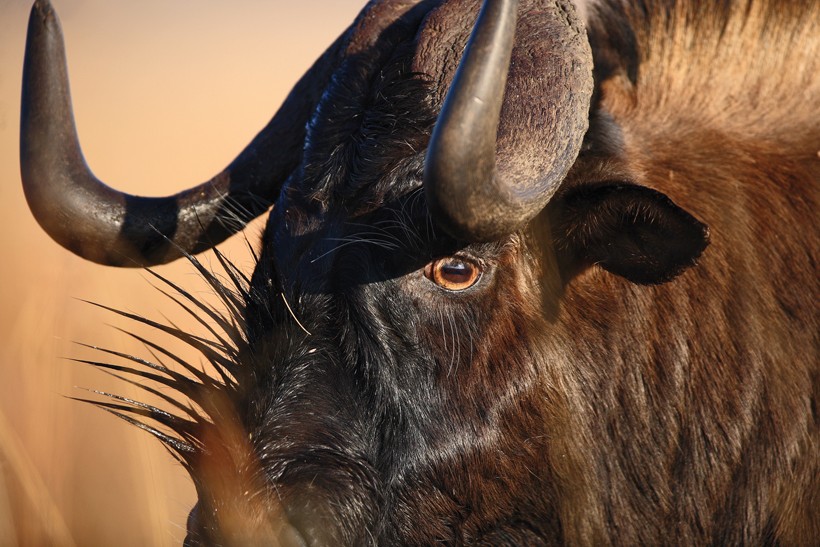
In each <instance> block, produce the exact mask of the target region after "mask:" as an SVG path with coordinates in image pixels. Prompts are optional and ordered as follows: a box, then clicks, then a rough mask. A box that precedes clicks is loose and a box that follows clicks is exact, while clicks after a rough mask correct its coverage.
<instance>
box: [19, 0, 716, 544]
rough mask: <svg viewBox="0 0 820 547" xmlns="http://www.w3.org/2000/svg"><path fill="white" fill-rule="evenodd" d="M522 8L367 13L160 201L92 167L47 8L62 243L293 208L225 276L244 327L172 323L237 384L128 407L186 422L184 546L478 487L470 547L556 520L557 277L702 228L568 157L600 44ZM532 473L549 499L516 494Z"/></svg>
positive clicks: (148, 242)
mask: <svg viewBox="0 0 820 547" xmlns="http://www.w3.org/2000/svg"><path fill="white" fill-rule="evenodd" d="M518 4H519V2H517V1H514V0H498V1H493V0H488V1H487V2H485V6H484V9H483V11H482V14H481V15H480V16H479V17H478V22H477V23H475V21H476V15H477V14H478V12H479V7H480V6H479V2H478V1H477V0H448V1H432V0H424V1H421V2H416V1H400V0H384V1H381V2H371V3H370V4H369V5H368V6H367V7H366V8H365V9H364V11H363V12H362V14H361V15H360V16H359V18H358V19H357V20H356V22H355V23H354V24H353V25H352V26H351V27H350V29H349V30H348V31H347V32H346V33H345V34H344V35H343V36H342V37H341V38H340V39H339V40H338V41H337V42H336V43H335V44H334V45H333V46H331V47H330V48H329V49H328V51H327V52H326V53H325V54H324V56H323V57H322V58H321V59H320V60H319V61H317V63H316V64H315V65H314V67H313V68H311V70H310V71H309V72H308V73H307V74H306V75H305V76H304V78H303V79H302V80H301V81H300V82H299V83H298V84H297V86H296V88H295V90H294V91H293V92H292V94H291V95H290V97H289V98H288V99H287V101H286V103H285V104H284V106H283V107H282V109H281V110H280V112H279V113H277V115H276V116H275V117H274V118H273V119H272V121H271V122H270V123H269V125H268V126H267V127H266V128H265V129H264V130H263V131H262V132H261V133H260V135H259V136H258V137H257V138H256V139H255V140H254V141H253V142H252V143H251V145H250V146H249V147H248V148H247V149H246V150H245V151H244V152H243V153H242V154H241V155H240V156H239V157H238V158H237V159H236V160H235V161H234V162H233V163H232V164H231V165H230V166H229V167H228V168H227V169H226V170H225V171H224V172H223V173H220V174H219V175H217V176H216V177H214V179H212V180H211V181H208V182H207V183H205V184H203V185H201V186H200V187H197V188H195V189H192V190H189V191H186V192H184V193H182V194H180V195H178V196H174V197H172V198H164V199H146V198H136V197H133V196H126V195H123V194H120V193H119V192H116V191H114V190H111V189H110V188H108V187H105V186H103V185H101V184H100V183H99V181H97V180H96V179H95V178H94V177H93V175H91V174H90V172H88V170H87V168H86V167H85V164H84V162H83V161H82V156H81V152H80V149H79V145H78V144H77V141H76V134H75V131H74V126H73V120H72V115H71V109H70V103H69V99H68V92H67V80H66V77H65V68H64V66H65V63H64V59H63V58H62V57H63V51H62V45H61V38H60V36H59V28H58V26H57V24H56V20H55V16H54V14H53V12H52V11H51V8H50V6H49V5H48V3H47V2H43V1H38V2H37V3H36V4H35V8H34V11H33V15H32V19H31V23H30V27H29V33H30V42H29V45H28V48H27V59H26V75H25V81H24V113H23V122H22V131H23V137H22V145H21V150H22V151H21V154H22V165H23V177H24V182H25V187H26V193H27V197H28V199H29V202H30V204H31V207H32V209H33V210H34V212H35V215H36V216H37V218H38V220H39V221H40V222H41V224H43V226H44V227H45V228H46V230H47V231H48V232H49V233H50V234H51V235H52V236H53V237H54V238H55V239H56V240H58V241H59V242H60V243H61V244H63V245H65V246H66V247H68V248H69V249H71V250H72V251H74V252H77V253H78V254H80V255H82V256H85V257H86V258H89V259H91V260H95V261H98V262H102V263H107V264H114V265H145V264H155V263H160V262H164V261H167V260H171V259H173V258H176V257H177V256H179V255H181V254H186V253H193V252H198V251H199V250H202V249H203V248H206V247H209V246H212V245H213V244H214V243H215V242H218V241H219V240H221V239H222V238H224V237H225V236H226V235H228V234H230V233H232V232H233V231H235V230H236V229H238V228H239V227H241V225H242V224H244V222H246V221H247V220H248V219H249V218H251V217H253V216H255V215H258V214H260V213H261V212H262V211H264V210H265V209H266V208H267V207H268V206H269V205H270V204H271V203H273V211H272V213H271V215H270V219H269V221H268V225H267V228H266V230H265V234H264V238H263V242H262V249H261V253H260V256H259V260H258V264H257V267H256V270H255V271H254V272H253V276H252V278H251V279H250V280H248V283H247V284H243V283H242V282H241V280H240V282H239V283H238V284H237V289H238V290H239V292H240V295H239V296H236V295H234V294H232V293H230V292H229V291H228V289H226V288H224V287H221V286H217V290H218V291H220V292H221V293H222V294H223V296H224V299H225V301H226V304H227V306H228V308H229V310H228V319H220V318H215V317H210V319H214V320H216V321H217V322H218V323H220V324H221V325H222V326H223V328H224V329H225V331H226V335H225V337H224V338H222V337H220V336H217V339H216V340H215V341H214V342H205V341H202V340H200V339H196V338H193V337H190V336H186V335H185V333H177V335H178V336H179V337H180V338H182V339H183V340H185V341H186V342H188V343H190V344H191V345H194V346H195V347H198V348H200V349H201V350H202V352H203V353H204V354H205V355H206V356H207V357H209V359H211V361H212V362H213V363H214V365H215V366H216V367H217V369H218V370H220V371H221V373H222V377H221V378H219V379H218V380H213V379H210V378H207V377H204V376H203V375H200V374H197V373H196V372H195V371H194V370H191V369H190V368H189V371H188V372H189V373H190V374H193V378H190V379H189V378H186V377H183V376H181V375H178V374H176V373H172V372H169V371H167V370H166V369H164V368H157V367H156V366H154V369H155V370H150V368H149V370H148V371H147V372H142V373H140V374H141V376H143V377H146V378H149V379H153V380H156V381H158V382H160V383H162V384H165V385H170V386H171V387H174V388H175V389H177V390H179V391H180V392H181V393H182V394H183V395H185V396H187V397H189V398H190V399H192V400H193V401H194V402H195V403H197V405H198V406H199V407H201V412H195V411H190V410H189V409H188V408H187V407H185V406H183V405H176V404H175V403H174V402H172V401H169V402H170V403H171V404H173V405H174V406H176V407H177V409H178V410H179V412H180V416H173V415H171V414H168V413H164V412H163V411H160V410H159V409H156V408H153V407H147V406H141V405H139V404H138V403H133V402H131V401H125V400H116V401H115V402H114V403H111V404H109V408H112V409H114V410H116V411H118V412H120V411H123V410H126V407H127V410H129V411H130V412H131V413H133V414H137V415H142V416H145V417H148V418H151V419H154V420H156V421H157V422H159V423H160V424H161V425H164V426H166V427H169V428H170V429H171V430H173V432H174V433H175V436H173V437H172V436H168V435H166V434H165V433H163V432H161V431H159V430H156V429H152V432H153V433H154V434H156V435H157V436H159V437H160V438H161V439H162V440H163V441H165V442H166V444H168V445H169V446H170V447H171V448H172V449H173V450H174V451H176V452H177V454H178V456H179V458H180V460H181V461H182V462H183V464H184V465H185V466H186V467H187V468H188V469H189V470H190V471H191V474H192V477H193V478H194V481H195V483H196V485H197V489H198V492H199V496H200V501H199V504H198V506H197V508H196V509H195V510H194V512H193V513H192V516H191V519H190V522H189V541H190V542H192V543H194V542H197V541H214V542H224V543H234V542H237V543H238V542H243V541H259V540H261V539H270V538H273V537H276V538H278V539H279V540H280V541H284V542H294V543H296V544H298V543H299V542H301V541H306V542H308V543H311V544H313V543H337V542H341V543H344V544H360V543H365V542H368V541H381V542H388V543H389V542H392V541H398V542H402V543H418V544H426V543H430V542H433V541H437V540H447V539H450V538H449V536H448V534H449V533H450V532H449V530H450V526H451V525H452V522H450V521H451V520H454V519H455V520H457V519H464V518H466V517H467V513H469V512H470V511H471V510H473V509H471V507H473V506H474V507H479V506H482V505H485V506H486V504H483V503H482V501H481V500H479V499H478V497H483V498H484V499H492V500H493V508H492V509H486V507H485V510H486V511H490V512H495V513H496V514H497V515H499V518H497V519H496V520H495V521H493V520H492V519H491V520H490V522H492V523H493V526H492V527H491V528H489V529H486V530H477V531H476V532H475V535H474V537H473V539H474V540H484V541H487V542H490V543H493V542H494V541H500V540H502V539H508V540H515V541H517V542H519V543H526V541H527V538H528V536H527V533H529V532H528V530H529V529H528V528H527V526H521V525H520V523H519V522H515V521H512V520H508V521H505V520H504V519H502V518H501V517H502V516H504V515H513V514H515V513H516V512H517V511H520V512H522V513H523V514H526V515H537V519H535V520H536V521H538V522H542V523H549V522H551V521H554V520H555V519H556V518H557V517H556V515H555V514H554V512H555V509H554V508H553V507H552V506H551V505H550V495H549V489H550V488H551V486H550V484H551V479H552V477H550V476H549V470H548V469H549V466H546V467H545V466H544V465H542V464H541V463H540V462H541V460H542V459H543V458H545V457H548V456H545V455H544V454H545V453H548V450H546V447H545V445H544V441H541V440H538V439H539V438H540V437H543V436H544V435H545V433H546V432H547V431H548V430H549V428H548V425H547V424H549V423H550V421H551V420H552V419H553V418H554V416H551V414H560V402H558V403H556V404H555V405H553V406H551V407H545V406H544V405H542V404H539V403H538V400H540V399H542V398H543V397H544V394H545V393H546V392H549V390H550V389H551V388H550V386H549V385H548V384H549V382H548V381H547V380H546V379H545V377H544V375H543V366H542V365H543V363H542V362H541V361H539V359H543V356H544V355H546V354H548V352H546V353H545V352H544V351H542V350H543V348H542V346H543V344H544V343H545V342H544V336H543V333H544V332H548V331H549V321H550V317H551V314H552V313H554V308H555V306H557V298H558V296H559V294H560V291H561V287H562V284H563V283H565V282H566V280H567V279H569V278H570V277H572V276H573V275H577V274H579V273H580V272H582V271H583V270H584V269H585V268H586V267H588V266H589V265H591V264H594V263H596V264H600V265H602V266H603V267H605V268H607V269H609V270H611V271H613V272H614V273H616V274H619V275H622V276H624V277H626V278H628V279H630V280H631V281H634V282H639V283H657V282H662V281H665V280H667V279H670V278H671V277H673V276H675V275H677V274H678V273H679V272H680V271H681V270H682V269H683V268H685V267H687V266H688V265H690V264H691V263H692V262H693V260H694V259H695V258H696V257H697V256H698V255H699V254H700V252H701V251H702V250H703V248H704V246H705V243H706V233H705V228H704V227H703V226H702V225H701V224H700V223H699V222H698V221H696V220H695V219H694V218H692V217H691V216H689V215H688V214H687V213H686V212H684V211H682V210H680V209H679V208H677V207H676V206H675V205H674V204H672V203H671V202H670V201H669V200H668V199H666V198H665V197H664V196H663V195H662V194H659V193H657V192H655V191H652V190H648V189H645V188H641V187H637V186H633V185H630V184H628V183H626V182H624V181H623V180H620V179H618V178H617V177H615V178H613V176H612V175H611V174H604V173H608V171H606V170H599V171H598V172H596V173H595V174H594V176H593V177H592V178H590V177H587V176H581V175H579V174H577V173H576V174H575V175H573V174H572V173H570V170H571V169H572V168H573V165H576V169H575V171H578V170H580V167H578V165H581V167H583V165H582V164H583V162H581V161H579V162H578V163H577V164H576V160H577V158H578V156H579V153H581V149H582V146H584V147H586V149H587V153H589V154H594V153H600V149H599V148H596V146H597V143H595V142H591V141H589V140H587V141H586V142H585V141H584V136H585V132H586V130H587V126H588V123H589V119H590V115H589V109H590V103H591V101H592V68H591V54H590V51H589V44H588V42H587V40H586V36H585V34H584V30H583V27H582V25H581V24H580V22H579V20H578V18H577V16H576V13H575V10H574V7H573V6H572V4H571V3H570V2H569V1H568V0H554V1H551V2H535V1H526V0H522V2H520V4H521V5H520V6H519V5H518ZM474 23H475V28H473V27H474ZM513 30H515V33H514V34H513ZM471 32H472V35H473V38H472V40H471V42H470V46H469V47H468V48H467V50H466V53H464V54H463V55H462V52H463V51H464V48H465V45H466V44H467V43H468V39H469V38H470V35H471ZM513 35H514V38H513ZM457 67H459V68H458V72H457V70H456V69H457ZM582 155H583V154H582ZM575 171H573V173H575ZM613 172H614V171H613ZM568 173H570V176H569V177H568V176H567V175H568ZM55 196H57V197H55ZM669 234H675V237H668V236H669ZM228 273H229V275H230V276H232V277H234V278H237V279H238V278H239V277H241V275H240V274H239V273H238V272H236V271H234V270H233V269H232V268H231V267H230V266H228ZM215 286H216V283H215ZM183 294H184V292H183ZM202 313H205V314H208V313H209V312H207V311H205V310H204V309H203V310H202ZM230 318H233V319H236V320H237V323H238V326H236V327H235V326H233V325H232V324H230V321H229V319H230ZM158 350H159V348H158ZM160 351H161V350H160ZM539 356H541V357H539ZM103 366H106V365H103ZM148 366H149V367H151V366H152V365H148ZM183 366H184V365H183ZM116 370H121V369H119V368H117V369H116ZM535 384H538V385H539V386H538V388H537V389H533V385H535ZM556 397H559V396H558V395H556ZM488 451H493V454H490V455H489V456H488V455H487V452H488ZM496 453H497V454H501V455H502V456H500V457H499V456H498V455H497V454H496ZM453 454H459V455H460V456H459V458H458V459H456V460H453V459H452V457H453ZM454 461H455V462H459V465H467V464H468V463H469V470H467V469H462V468H457V467H454V465H456V464H454V463H453V462H454ZM532 470H535V471H532ZM533 473H535V478H532V477H530V475H532V474H533ZM533 481H535V483H537V484H538V485H539V486H538V487H539V488H541V489H542V490H539V491H538V492H537V493H534V492H532V491H529V489H527V488H524V489H521V488H513V487H512V485H515V484H530V483H531V484H535V483H533ZM521 518H522V519H525V517H521ZM527 518H528V517H527ZM530 532H532V533H536V532H537V531H535V530H530Z"/></svg>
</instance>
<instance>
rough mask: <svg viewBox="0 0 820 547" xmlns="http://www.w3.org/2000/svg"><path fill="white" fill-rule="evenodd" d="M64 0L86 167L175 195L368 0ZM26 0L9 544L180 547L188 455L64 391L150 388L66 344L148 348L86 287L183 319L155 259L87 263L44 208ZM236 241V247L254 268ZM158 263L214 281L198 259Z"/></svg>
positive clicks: (14, 268) (2, 204) (4, 341)
mask: <svg viewBox="0 0 820 547" xmlns="http://www.w3.org/2000/svg"><path fill="white" fill-rule="evenodd" d="M53 3H54V6H55V7H56V8H57V10H58V12H59V14H60V17H61V20H62V23H63V30H64V32H65V35H66V42H67V48H68V58H69V73H70V76H71V84H72V94H73V98H74V105H75V115H76V118H77V124H78V128H79V132H80V138H81V141H82V145H83V149H84V151H85V154H86V158H87V159H88V162H89V165H90V166H91V167H92V169H93V170H94V172H95V173H96V174H97V175H98V176H99V177H100V178H101V179H103V180H105V181H107V182H109V183H112V184H115V185H116V186H117V187H119V188H120V189H122V190H125V191H128V192H133V193H141V194H146V195H167V194H170V193H174V192H177V191H179V190H181V189H183V188H186V187H188V186H192V185H194V184H196V183H199V182H201V181H202V180H205V179H206V178H208V177H209V176H211V175H212V174H214V173H215V172H217V171H218V170H220V169H221V168H223V167H224V166H225V165H226V164H227V163H228V162H230V161H231V160H232V159H233V157H234V156H235V154H236V153H238V152H239V151H240V150H241V149H242V148H243V147H244V146H245V144H247V143H248V142H249V141H250V139H251V138H252V137H253V136H254V135H255V133H256V132H257V131H258V130H259V129H261V128H262V126H263V125H264V124H265V123H266V122H267V120H268V119H269V118H270V116H271V115H272V114H273V112H274V111H275V109H276V108H277V107H278V105H279V104H280V103H281V101H282V100H283V98H284V96H285V94H286V93H287V91H288V90H289V88H290V86H291V85H292V84H293V83H295V81H296V80H297V78H298V77H299V76H300V75H301V74H302V72H303V71H304V70H305V69H306V68H307V67H308V66H309V65H310V63H311V62H312V61H313V59H315V58H316V57H317V56H318V55H319V54H320V53H321V51H322V50H323V49H324V48H325V47H326V46H327V45H328V44H329V43H330V42H331V41H332V40H333V39H334V38H335V37H336V36H337V35H338V33H340V32H341V31H342V30H343V29H344V28H345V27H346V26H347V25H348V24H349V23H350V21H352V20H353V18H354V17H355V15H356V13H358V10H359V9H360V7H361V6H362V5H363V4H364V0H299V1H298V2H293V1H270V0H255V1H240V2H226V1H223V2H215V1H212V0H207V1H202V0H200V1H195V0H185V1H181V0H175V1H170V0H141V1H139V2H133V1H126V0H116V1H113V0H53ZM29 8H30V2H29V1H28V0H26V1H23V0H0V234H2V235H0V257H1V258H0V260H1V261H2V263H1V265H0V276H2V277H0V281H1V282H0V465H2V471H3V473H2V474H0V545H2V546H6V545H15V544H19V545H49V544H54V545H64V544H70V543H71V542H74V543H75V544H77V545H84V546H85V545H135V546H136V545H179V544H180V543H181V541H182V538H183V537H184V527H185V517H186V515H187V511H188V510H189V509H190V507H191V506H192V504H193V502H194V492H193V488H192V486H191V485H190V482H189V480H188V478H187V475H186V474H185V472H184V470H183V469H181V468H180V467H179V466H178V465H177V464H175V463H173V461H172V459H171V458H170V456H169V455H168V454H167V453H166V452H165V451H164V449H162V447H161V446H160V444H159V443H158V442H156V441H155V440H153V439H152V438H150V437H149V436H148V435H147V434H145V433H143V432H140V431H138V430H137V429H135V428H133V427H130V426H128V425H126V424H124V423H123V422H121V421H120V420H117V419H116V418H114V417H113V416H110V415H108V414H107V413H105V412H102V411H100V410H98V409H96V408H93V407H90V406H88V405H83V404H81V403H78V402H75V401H72V400H69V399H67V398H66V396H78V397H83V396H84V395H85V392H83V391H81V390H79V389H77V388H75V386H82V387H91V388H95V389H110V390H114V391H116V392H117V393H124V394H136V392H135V391H134V390H133V389H131V388H129V387H128V386H125V385H123V384H121V383H119V382H114V381H111V380H110V379H109V378H108V377H107V376H106V375H104V374H102V373H100V372H98V371H94V370H88V369H87V367H84V366H83V365H78V364H74V363H71V362H69V361H66V360H64V359H62V357H66V356H72V357H91V356H92V354H90V353H89V352H87V351H84V350H82V348H78V347H77V346H76V345H74V344H73V343H72V342H73V341H82V342H88V343H93V344H99V345H107V346H110V347H115V348H117V349H126V350H132V351H137V352H139V351H140V349H139V347H138V346H137V345H136V344H134V343H132V342H131V341H129V340H128V339H127V338H126V337H125V336H123V335H121V334H119V333H117V332H116V331H114V330H113V329H111V328H110V327H108V326H107V324H109V323H113V324H116V325H121V326H125V325H126V324H125V323H124V322H123V321H119V320H117V319H115V318H114V317H112V316H111V315H110V314H107V313H105V312H102V311H99V310H95V309H93V308H92V307H91V306H89V305H87V304H84V303H83V302H80V301H78V300H77V299H78V298H82V299H87V300H92V301H96V302H101V303H105V304H108V305H112V306H115V307H121V308H124V309H127V310H133V311H135V312H139V313H144V314H146V315H149V316H152V317H155V318H156V317H159V314H160V313H163V312H167V313H168V315H170V316H171V317H173V318H175V319H181V318H182V317H183V316H182V314H181V313H179V312H177V311H174V309H173V307H172V306H169V305H168V304H167V303H166V302H164V301H163V299H162V297H160V296H159V295H158V293H157V291H156V290H154V289H152V288H151V287H150V285H149V283H148V281H147V279H146V277H145V274H144V273H142V272H140V271H137V270H115V269H112V268H107V267H102V266H97V265H94V264H90V263H86V262H84V261H83V260H81V259H79V258H77V257H75V256H73V255H71V254H70V253H68V252H67V251H64V250H63V249H62V248H61V247H59V246H58V245H56V244H55V243H53V242H51V240H50V239H48V237H47V236H46V235H45V234H44V233H43V232H42V231H41V230H40V228H39V226H38V225H37V224H36V222H35V221H34V220H33V219H32V217H31V215H30V214H29V211H28V208H27V206H26V204H25V200H24V198H23V192H22V189H21V187H20V179H19V169H18V159H17V155H18V144H17V143H18V123H19V101H20V99H19V97H20V78H21V73H22V62H23V48H24V44H25V29H26V25H27V21H28V11H29ZM258 231H259V226H258V224H257V226H256V227H255V228H253V229H252V230H251V231H250V232H249V233H248V237H249V239H250V240H251V241H253V242H255V241H256V240H257V237H256V236H257V233H258ZM237 239H238V238H234V240H232V241H230V242H228V243H227V244H225V245H223V246H222V248H223V249H224V250H225V252H226V253H228V254H229V255H230V256H231V257H232V258H233V259H235V260H236V261H238V262H239V263H240V264H244V265H245V266H244V269H245V270H250V268H251V264H250V261H249V260H248V256H247V253H246V252H244V250H243V245H244V243H243V241H241V240H237ZM158 270H159V271H160V272H161V273H164V274H166V275H168V276H170V277H171V278H173V279H175V280H177V281H179V282H181V283H182V284H183V285H185V286H186V288H194V289H196V288H197V287H201V283H199V282H198V279H197V278H196V276H195V275H193V274H192V273H191V270H190V268H189V267H187V266H185V265H184V264H179V265H177V264H174V265H171V266H164V267H161V268H159V269H158ZM143 355H144V353H143Z"/></svg>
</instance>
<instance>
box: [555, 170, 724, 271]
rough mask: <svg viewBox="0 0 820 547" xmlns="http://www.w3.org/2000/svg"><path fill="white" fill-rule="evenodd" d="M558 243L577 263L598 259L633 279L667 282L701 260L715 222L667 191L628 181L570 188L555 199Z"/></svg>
mask: <svg viewBox="0 0 820 547" xmlns="http://www.w3.org/2000/svg"><path fill="white" fill-rule="evenodd" d="M550 210H551V211H552V215H551V218H552V224H553V233H554V234H555V238H556V248H557V250H558V253H559V256H561V257H562V260H564V261H569V262H571V263H574V264H573V265H574V266H575V268H584V267H588V266H590V265H592V264H597V265H599V266H601V267H602V268H603V269H605V270H607V271H609V272H611V273H614V274H616V275H619V276H621V277H624V278H626V279H628V280H629V281H632V282H633V283H639V284H657V283H665V282H667V281H670V280H672V279H674V278H675V277H677V276H678V275H680V274H681V273H682V272H683V271H684V270H686V269H687V268H689V267H691V266H692V265H694V264H695V262H696V261H697V259H698V257H700V255H701V253H702V252H703V250H704V249H705V248H706V246H707V245H708V244H709V228H708V227H707V226H706V225H705V224H703V223H702V222H700V221H699V220H697V219H696V218H695V217H693V216H692V215H690V214H689V213H688V212H686V211H685V210H683V209H681V208H680V207H678V206H677V205H675V204H674V203H673V202H672V200H670V199H669V198H668V197H667V196H666V195H665V194H662V193H661V192H658V191H656V190H652V189H650V188H646V187H644V186H637V185H634V184H628V183H608V184H601V185H595V186H584V187H580V188H576V189H573V190H570V191H569V192H568V193H567V194H566V195H564V196H562V197H560V198H558V199H557V200H556V203H555V204H554V205H551V207H550Z"/></svg>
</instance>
